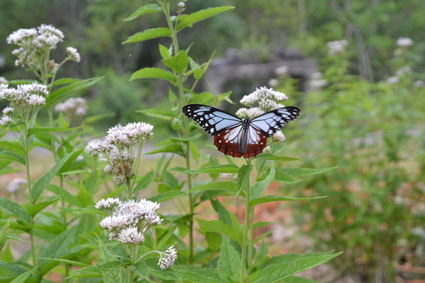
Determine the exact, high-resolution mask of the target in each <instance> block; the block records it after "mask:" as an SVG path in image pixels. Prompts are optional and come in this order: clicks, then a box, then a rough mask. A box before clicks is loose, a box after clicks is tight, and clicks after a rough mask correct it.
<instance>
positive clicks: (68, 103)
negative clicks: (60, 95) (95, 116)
mask: <svg viewBox="0 0 425 283" xmlns="http://www.w3.org/2000/svg"><path fill="white" fill-rule="evenodd" d="M55 111H56V112H66V113H69V114H75V115H77V116H84V115H86V112H87V104H86V100H85V99H84V98H82V97H76V98H69V99H67V100H65V101H64V102H63V103H58V104H57V105H56V107H55Z"/></svg>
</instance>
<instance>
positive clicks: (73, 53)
mask: <svg viewBox="0 0 425 283" xmlns="http://www.w3.org/2000/svg"><path fill="white" fill-rule="evenodd" d="M66 52H68V56H69V59H71V60H73V61H76V62H80V60H81V56H80V54H79V53H78V51H77V48H74V47H67V48H66Z"/></svg>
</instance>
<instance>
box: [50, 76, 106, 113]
mask: <svg viewBox="0 0 425 283" xmlns="http://www.w3.org/2000/svg"><path fill="white" fill-rule="evenodd" d="M101 79H103V77H98V78H90V79H87V80H78V81H76V82H74V83H71V84H69V85H67V86H64V87H61V88H59V89H57V90H55V91H53V92H51V93H50V94H49V95H48V96H47V99H46V106H50V105H52V104H53V105H54V104H56V103H57V102H58V101H59V100H61V99H63V98H65V97H67V96H69V95H71V94H73V93H75V92H77V91H80V90H83V89H86V88H88V87H90V86H92V85H94V84H95V83H97V82H98V81H100V80H101Z"/></svg>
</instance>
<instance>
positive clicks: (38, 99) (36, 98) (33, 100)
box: [28, 94, 46, 106]
mask: <svg viewBox="0 0 425 283" xmlns="http://www.w3.org/2000/svg"><path fill="white" fill-rule="evenodd" d="M28 104H29V105H32V106H40V105H45V104H46V99H45V98H44V97H42V96H41V95H37V94H31V95H30V96H29V97H28Z"/></svg>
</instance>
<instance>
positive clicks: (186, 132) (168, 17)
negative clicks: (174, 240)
mask: <svg viewBox="0 0 425 283" xmlns="http://www.w3.org/2000/svg"><path fill="white" fill-rule="evenodd" d="M158 3H159V4H160V5H161V6H162V7H163V9H164V15H165V18H166V20H167V25H168V28H169V29H170V31H171V39H172V42H173V44H172V45H173V49H174V54H178V53H179V52H180V47H179V42H178V38H177V31H176V27H175V26H174V25H173V23H172V22H171V15H170V4H169V1H161V0H158ZM174 75H175V77H176V82H177V88H178V91H179V95H178V96H179V109H181V108H182V107H183V105H184V104H185V99H184V86H183V83H184V74H176V73H175V74H174ZM182 132H183V137H184V138H188V137H189V136H190V131H189V124H188V121H187V120H186V119H183V131H182ZM185 144H186V154H185V159H186V169H187V170H190V168H191V164H190V144H189V142H188V141H187V142H185ZM187 184H188V190H190V189H192V176H191V175H190V174H187ZM188 197H189V213H190V214H191V217H189V263H192V261H193V246H194V242H193V214H194V211H195V198H194V196H193V194H192V193H189V195H188Z"/></svg>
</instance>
